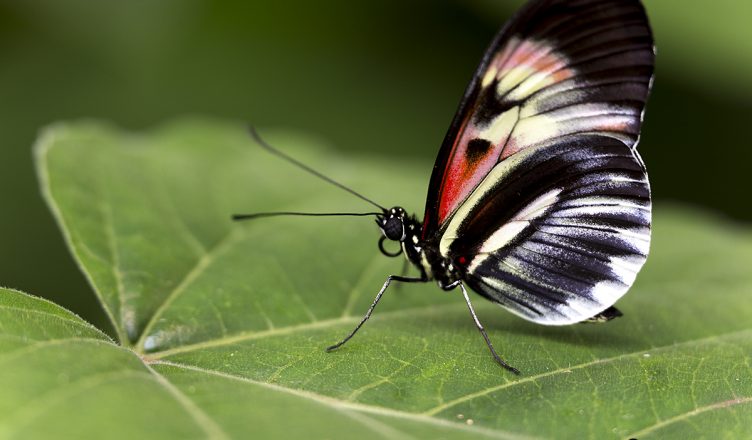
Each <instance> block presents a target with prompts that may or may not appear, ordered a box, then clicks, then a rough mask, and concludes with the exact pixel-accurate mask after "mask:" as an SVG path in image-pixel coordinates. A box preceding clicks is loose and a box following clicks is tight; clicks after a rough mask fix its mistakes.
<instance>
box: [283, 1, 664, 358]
mask: <svg viewBox="0 0 752 440" xmlns="http://www.w3.org/2000/svg"><path fill="white" fill-rule="evenodd" d="M654 56H655V53H654V47H653V38H652V33H651V30H650V26H649V24H648V20H647V16H646V14H645V10H644V8H643V6H642V5H641V3H640V1H639V0H531V1H529V2H528V3H527V4H526V5H525V6H524V7H523V8H522V9H521V10H520V11H519V12H518V13H517V14H515V16H514V17H513V18H512V19H511V20H510V21H509V22H508V23H507V24H506V25H505V26H504V27H503V28H502V30H501V31H500V32H499V34H498V35H497V36H496V38H495V39H494V40H493V42H492V43H491V46H490V47H489V49H488V50H487V51H486V54H485V55H484V57H483V60H482V61H481V63H480V66H479V67H478V69H477V71H476V72H475V74H474V75H473V78H472V80H471V81H470V84H469V86H468V88H467V90H466V91H465V94H464V96H463V98H462V101H461V102H460V106H459V110H458V111H457V113H456V115H455V118H454V120H453V122H452V124H451V126H450V128H449V130H448V132H447V134H446V137H445V138H444V142H443V144H442V146H441V148H440V150H439V153H438V157H437V159H436V163H435V165H434V168H433V173H432V175H431V180H430V183H429V188H428V195H427V198H426V208H425V213H424V216H423V222H422V223H421V222H419V221H418V220H417V218H416V217H414V216H408V215H407V214H406V213H405V211H404V210H403V209H402V208H392V209H384V208H383V207H382V206H381V205H378V204H376V203H375V202H373V201H371V200H369V199H367V198H365V197H363V196H361V195H359V194H357V193H355V192H354V191H352V190H350V189H347V188H345V189H347V190H348V191H350V192H352V193H353V194H355V195H357V196H359V197H361V198H362V199H364V200H367V201H368V202H370V203H372V204H374V205H376V206H378V207H379V208H380V209H381V211H382V212H380V213H375V215H376V216H377V224H378V225H379V227H380V228H381V232H382V238H381V241H380V242H379V248H380V249H381V251H382V253H384V254H385V255H387V256H397V255H399V254H401V253H404V255H405V257H406V258H407V261H408V262H409V263H411V264H412V265H413V266H415V267H416V268H417V270H418V272H419V274H420V276H418V277H414V278H412V277H405V276H398V275H391V276H389V277H388V278H387V281H386V282H385V283H384V286H383V287H382V289H381V290H380V291H379V293H378V294H377V296H376V299H375V300H374V302H373V304H372V306H371V308H370V309H369V310H368V312H367V313H366V315H365V317H364V318H363V321H361V323H360V324H359V325H358V326H357V327H356V328H355V329H354V330H353V331H352V333H350V335H348V337H347V338H345V339H344V340H343V341H342V342H340V343H339V344H337V345H334V346H332V347H330V349H334V348H337V347H339V346H341V345H342V344H344V343H345V342H347V341H348V340H349V339H350V338H351V337H352V336H353V335H354V334H355V332H356V331H357V330H358V329H359V328H360V326H361V325H362V324H363V323H364V322H365V321H366V320H367V319H368V317H370V315H371V312H372V311H373V309H374V307H375V306H376V304H377V303H378V301H379V300H380V299H381V296H382V295H383V293H384V292H385V291H386V289H387V287H388V286H389V284H390V283H391V282H392V281H402V282H427V281H429V280H435V281H436V282H437V283H438V285H439V286H440V287H441V288H442V289H444V290H453V289H456V288H460V290H461V291H462V293H463V296H464V298H465V301H466V303H467V305H468V307H469V308H470V312H471V313H472V315H473V319H474V321H475V324H476V326H477V327H478V329H479V330H480V331H481V333H482V334H483V337H484V339H485V340H486V343H487V344H488V346H489V348H490V349H491V352H492V353H493V354H494V357H495V358H496V360H497V361H498V362H499V363H500V364H501V365H503V366H505V367H506V368H508V369H510V370H513V371H516V370H514V369H513V368H511V367H510V366H508V365H507V364H506V363H505V362H504V361H502V360H501V358H500V357H498V355H496V353H495V351H494V350H493V347H492V346H491V343H490V340H489V339H488V336H487V335H486V333H485V331H484V330H483V327H482V325H481V324H480V321H479V320H478V318H477V316H476V315H475V312H474V310H473V308H472V305H471V303H470V299H469V297H468V295H467V291H466V289H465V286H466V285H467V287H469V288H470V289H471V290H473V291H475V292H477V293H478V294H480V295H482V296H483V297H485V298H487V299H489V300H491V301H492V302H494V303H497V304H499V305H501V306H502V307H504V308H505V309H507V310H509V311H511V312H513V313H515V314H517V315H519V316H521V317H523V318H525V319H527V320H529V321H533V322H536V323H539V324H545V325H566V324H573V323H576V322H583V321H597V322H600V321H605V320H608V319H611V318H613V317H615V316H619V315H620V313H619V312H618V310H616V309H615V308H613V304H614V303H615V302H616V301H617V300H618V299H619V298H620V297H621V296H622V295H624V294H625V293H626V292H627V290H628V289H629V287H630V286H631V285H632V283H633V282H634V280H635V277H636V276H637V272H638V271H639V270H640V268H641V267H642V265H643V263H644V262H645V260H646V259H647V254H648V250H649V245H650V222H651V219H650V217H651V195H650V186H649V184H648V180H647V172H646V169H645V165H644V163H643V161H642V159H641V158H640V156H639V154H638V152H637V143H638V140H639V133H640V127H641V124H642V118H643V113H644V109H645V103H646V101H647V98H648V95H649V92H650V88H651V85H652V79H653V63H654ZM277 154H280V153H277ZM288 160H290V159H289V158H288ZM293 162H296V161H294V160H293ZM296 164H297V165H299V166H302V167H303V168H306V169H307V170H308V171H309V172H313V173H314V174H316V175H318V176H319V177H321V178H324V179H326V180H329V181H330V182H331V183H334V184H335V185H338V186H340V187H343V186H342V185H340V184H338V183H336V182H334V181H332V180H331V179H328V178H326V177H324V176H322V175H321V174H320V173H317V172H315V171H312V170H311V169H310V168H307V167H305V166H303V165H301V164H299V163H297V162H296ZM343 188H344V187H343ZM385 240H392V241H397V242H399V243H400V252H397V253H390V252H388V251H386V250H385V248H384V246H383V243H384V241H385Z"/></svg>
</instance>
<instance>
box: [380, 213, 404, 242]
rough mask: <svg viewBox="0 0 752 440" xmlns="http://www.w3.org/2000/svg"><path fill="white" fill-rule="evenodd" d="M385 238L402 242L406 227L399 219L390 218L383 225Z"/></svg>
mask: <svg viewBox="0 0 752 440" xmlns="http://www.w3.org/2000/svg"><path fill="white" fill-rule="evenodd" d="M381 230H382V231H383V232H384V236H385V237H386V238H388V239H390V240H395V241H400V240H402V238H403V237H404V236H405V226H404V224H403V223H402V219H400V218H399V217H389V218H387V219H386V220H385V221H384V223H383V224H382V225H381Z"/></svg>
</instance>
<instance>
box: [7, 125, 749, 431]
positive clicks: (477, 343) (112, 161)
mask: <svg viewBox="0 0 752 440" xmlns="http://www.w3.org/2000/svg"><path fill="white" fill-rule="evenodd" d="M264 133H265V135H266V136H267V137H268V139H269V141H270V142H272V143H273V144H275V145H277V146H279V147H280V148H282V149H284V150H285V151H287V152H290V153H291V154H293V155H294V156H296V157H298V158H300V159H301V160H303V161H305V162H306V163H310V164H311V165H312V166H314V168H317V169H319V170H322V171H325V172H326V174H327V175H330V176H332V177H334V178H335V179H337V180H339V181H342V182H344V183H347V184H348V185H350V186H352V187H354V188H356V189H357V190H358V191H361V192H363V193H364V194H366V195H367V196H369V197H372V198H374V199H376V200H377V201H379V202H380V203H382V204H387V205H388V204H390V203H398V204H402V206H405V207H406V208H407V209H408V211H412V212H420V211H422V203H423V200H422V199H423V196H424V191H425V185H426V182H427V177H428V173H429V172H430V166H431V164H427V163H425V164H424V163H421V164H416V163H405V162H404V161H402V160H401V159H400V158H379V157H357V158H350V159H349V160H344V159H342V158H341V157H339V156H338V155H337V154H335V153H334V152H332V151H331V150H327V149H326V148H324V147H323V146H321V145H317V144H316V142H313V141H311V140H310V139H306V138H304V137H301V136H296V135H293V134H290V133H287V132H281V131H280V132H266V131H265V132H264ZM36 152H37V163H38V168H39V174H40V177H41V179H40V180H41V182H42V186H43V191H44V193H45V196H46V198H47V200H48V203H49V204H50V206H51V208H52V210H53V212H54V213H55V214H56V217H57V219H58V222H59V223H60V225H61V227H62V229H63V232H64V234H65V235H66V239H67V240H68V243H69V246H70V248H71V249H72V252H73V254H74V257H75V258H76V260H77V261H78V263H79V264H80V266H81V268H82V270H83V271H84V272H85V274H86V275H87V277H88V278H89V279H90V281H91V284H92V286H93V287H94V289H95V291H96V293H97V294H98V295H99V297H100V298H101V300H102V304H103V305H104V307H105V309H106V310H107V312H108V314H109V315H110V316H111V318H112V320H113V323H114V325H115V327H116V329H117V332H118V338H119V339H120V344H116V343H113V342H112V341H109V340H107V338H106V337H105V336H103V335H101V333H99V332H97V331H96V330H95V329H92V328H91V327H90V326H88V325H87V324H85V323H83V322H82V321H81V320H80V319H78V318H77V317H75V316H74V315H71V314H70V313H68V312H65V311H63V310H61V309H59V308H57V307H55V306H53V305H51V304H49V303H46V302H43V301H41V300H37V299H34V298H31V297H26V296H22V295H21V294H18V293H14V292H3V293H2V296H0V298H2V300H3V301H4V302H3V304H5V303H6V302H8V303H9V304H11V305H12V304H16V303H23V304H26V307H27V308H28V309H29V310H33V311H30V312H28V313H29V314H34V316H37V315H39V313H42V312H44V313H47V314H46V315H40V317H36V318H35V319H36V320H35V321H33V320H30V318H26V317H25V315H22V314H14V313H9V315H8V317H7V319H5V318H4V319H3V320H2V321H1V322H2V324H0V329H1V330H2V338H1V339H0V341H3V344H6V343H7V350H6V349H4V350H3V352H1V353H0V356H1V357H0V362H3V360H4V359H7V360H6V361H5V362H9V363H8V364H7V366H6V368H10V369H11V371H14V372H16V373H14V374H16V375H17V376H18V377H20V376H24V375H26V376H28V381H29V383H26V382H22V381H20V380H13V378H14V377H16V376H14V375H13V374H11V375H8V376H7V377H9V378H10V379H8V383H7V384H3V386H1V387H0V389H4V390H5V389H6V387H10V389H13V390H16V391H17V393H20V394H25V391H24V390H26V389H28V388H33V386H32V385H31V384H32V383H35V384H38V385H34V386H36V387H37V388H35V389H39V390H40V391H39V392H40V393H51V394H53V396H52V397H43V395H40V396H38V397H36V398H34V397H33V393H31V394H30V399H31V400H28V401H26V402H27V403H26V407H28V408H33V409H34V411H37V409H36V408H37V407H38V406H41V407H42V408H43V409H42V412H41V413H38V414H37V413H36V412H35V413H31V410H29V411H27V412H25V413H22V414H21V415H20V416H15V417H14V416H5V418H0V426H3V427H5V428H4V429H5V430H6V431H5V432H8V433H13V434H20V433H24V434H25V433H26V431H24V430H25V429H50V430H54V431H55V432H57V431H58V430H60V429H63V430H68V431H66V432H75V433H77V432H78V431H76V430H81V429H84V428H83V427H82V424H81V423H75V421H76V415H77V414H78V412H79V410H80V409H81V408H91V412H89V413H88V414H86V413H85V414H86V417H87V419H89V418H96V419H97V422H96V423H92V424H90V425H85V426H86V427H87V428H88V427H90V428H91V430H92V431H91V432H94V431H95V430H96V429H99V428H101V427H102V426H104V425H105V423H107V426H109V427H110V430H111V429H112V427H113V426H120V425H121V424H123V425H127V427H126V428H124V429H123V431H122V432H123V433H130V434H132V433H133V432H136V431H135V430H138V429H145V428H144V427H145V426H149V427H151V426H152V425H151V424H150V423H151V422H149V417H156V418H158V420H159V422H158V424H159V429H160V430H164V431H159V432H157V431H141V432H142V433H143V432H148V433H149V434H154V435H155V436H159V435H163V434H164V435H168V434H171V435H180V436H199V437H201V436H209V437H216V438H222V437H248V436H251V435H261V436H264V437H271V436H273V435H282V434H285V435H287V436H305V435H308V436H313V437H315V438H319V437H334V438H349V437H352V436H353V433H354V432H357V433H358V434H357V435H358V436H363V437H367V438H370V437H374V438H411V437H432V438H433V437H446V438H455V437H456V438H462V437H492V438H525V437H556V438H562V437H572V438H575V437H576V438H607V437H629V436H632V437H639V438H648V437H650V436H654V437H655V438H672V437H676V438H680V437H686V436H691V437H703V436H705V437H708V438H711V437H712V438H717V436H718V434H719V433H721V434H724V435H725V436H726V437H728V438H740V437H744V436H749V435H752V428H750V427H752V370H751V368H750V353H752V303H751V302H750V301H749V298H750V295H751V294H752V289H751V288H750V285H751V284H750V281H751V280H750V279H751V278H752V273H750V271H749V262H750V261H752V234H750V232H749V231H748V230H746V229H743V228H740V227H735V226H733V225H730V224H727V223H725V222H722V221H720V220H718V219H714V218H710V217H708V216H706V215H704V214H702V213H700V212H698V211H695V210H691V209H687V208H679V207H662V206H660V205H659V207H658V209H657V214H656V218H655V229H654V244H653V249H652V255H651V256H650V258H649V260H648V263H647V265H646V267H645V269H644V270H643V272H642V273H641V274H640V276H639V277H638V280H637V283H636V284H635V286H634V288H633V289H632V291H631V292H630V293H629V294H628V295H627V296H626V297H625V298H624V299H623V300H622V301H620V303H619V308H620V309H621V310H622V311H623V312H624V313H625V316H624V317H623V318H620V319H618V320H615V321H613V322H609V323H607V324H604V325H575V326H568V327H557V328H551V327H542V326H537V325H535V324H531V323H528V322H525V321H522V320H520V319H518V318H516V317H514V316H512V315H510V314H508V313H506V312H504V311H503V310H501V309H500V308H498V307H497V306H495V305H493V304H490V303H488V302H486V301H484V300H483V299H482V298H480V297H478V296H476V297H475V305H476V308H477V310H478V313H479V317H480V319H481V320H482V321H483V322H484V324H485V325H486V327H487V328H488V330H489V333H490V336H491V338H492V340H493V341H494V342H495V344H496V346H497V348H498V349H499V350H500V351H501V353H503V355H504V356H505V358H506V359H508V360H509V361H510V363H512V364H513V365H515V366H516V367H518V368H519V369H520V370H522V372H523V375H522V376H519V377H517V376H513V375H511V374H509V373H507V372H505V371H504V370H502V369H501V368H499V367H498V366H497V365H495V364H494V363H493V361H492V360H491V358H490V356H489V354H488V352H487V350H486V348H485V346H484V343H483V341H482V339H481V338H480V336H479V335H478V334H477V331H476V329H475V328H474V326H473V325H472V322H471V320H470V317H469V315H468V314H467V310H466V307H465V305H464V303H463V301H462V299H461V296H459V295H458V294H456V292H450V293H446V292H442V291H440V290H439V289H438V288H436V287H435V286H434V285H432V284H428V285H423V286H412V285H410V286H403V287H402V288H401V289H393V290H391V291H389V292H388V293H387V295H385V297H384V299H383V301H382V303H381V304H380V305H379V308H378V309H377V310H376V312H375V314H374V318H373V319H372V320H371V321H370V322H369V323H368V324H367V325H366V326H365V327H364V328H363V330H362V331H361V332H360V333H359V334H358V335H357V336H356V337H355V338H354V339H353V340H352V341H351V342H350V343H349V344H348V345H347V346H345V347H344V348H343V349H341V350H338V351H337V352H334V353H325V352H324V350H323V348H324V347H325V346H327V345H329V344H331V343H333V342H336V341H337V340H339V339H341V338H342V337H343V336H344V335H345V334H346V333H347V332H348V331H349V330H350V329H351V328H352V327H353V326H354V325H355V324H356V323H357V321H358V320H359V318H360V315H361V314H362V313H363V312H364V311H365V309H366V308H367V307H368V305H369V304H370V302H371V301H372V299H373V295H374V294H375V293H376V291H377V290H378V288H379V287H380V285H381V284H382V283H383V281H384V279H385V277H386V275H388V274H390V273H398V272H399V270H400V267H401V262H400V261H398V260H396V259H394V260H391V259H388V258H386V257H384V256H382V255H381V254H380V253H379V252H378V250H377V249H376V246H375V244H376V241H377V239H378V231H377V229H376V227H375V226H374V225H373V224H372V222H371V220H369V219H367V218H365V219H364V218H328V219H325V218H316V219H310V218H275V219H264V220H257V221H254V222H249V223H247V224H232V223H231V222H230V221H229V216H230V214H232V213H237V212H243V211H249V212H256V211H266V210H302V211H306V210H308V211H319V212H324V211H369V210H371V208H369V207H368V206H367V205H365V203H363V202H361V201H359V200H358V199H355V198H353V197H352V196H349V195H348V194H347V193H344V192H341V191H339V190H337V189H336V188H333V187H330V186H328V185H326V184H324V183H322V182H319V181H317V180H315V179H314V178H312V177H310V176H308V175H305V174H303V173H302V172H300V171H299V170H297V169H295V168H292V167H291V166H290V165H289V164H286V163H284V162H281V161H279V160H278V159H276V158H274V157H272V156H270V155H268V154H267V153H265V152H264V151H262V150H260V149H259V148H257V147H256V146H254V145H253V143H252V142H251V141H250V140H249V138H248V137H247V135H246V133H245V132H244V130H243V129H242V127H241V126H240V125H234V124H227V123H220V122H216V121H206V120H190V121H182V122H178V123H175V124H171V125H169V126H166V127H163V128H161V129H159V130H155V131H154V132H152V133H149V134H147V135H134V134H129V133H123V132H121V131H119V130H117V129H114V128H112V127H108V126H105V125H102V124H97V123H93V122H89V123H76V124H68V125H58V126H55V127H52V128H50V129H48V130H47V131H46V132H45V133H44V134H43V136H42V137H41V139H40V141H39V144H38V146H37V149H36ZM364 205H365V206H364ZM12 307H17V306H13V305H12ZM0 310H5V309H3V308H0ZM53 316H54V318H53ZM61 320H63V321H62V322H58V321H61ZM65 320H67V321H65ZM74 323H75V324H74ZM86 332H89V333H86ZM38 344H43V345H41V346H40V345H38ZM35 347H37V348H35ZM60 347H64V349H61V350H56V349H57V348H60ZM27 351H28V352H30V353H32V352H33V355H26V354H23V353H26V352H27ZM14 353H16V354H14ZM61 377H64V378H65V380H62V379H60V378H61ZM5 378H6V376H3V380H5ZM100 382H101V383H100ZM71 383H74V384H77V385H75V386H71ZM39 384H46V385H39ZM118 390H119V391H118ZM35 399H36V400H35ZM103 399H104V400H103ZM0 401H1V402H4V403H5V404H6V405H7V404H8V402H14V401H13V400H6V398H5V393H4V395H3V397H0ZM103 402H107V404H106V405H105V404H103ZM85 405H89V407H85ZM107 411H109V413H107ZM5 413H6V414H7V411H6V412H5ZM79 416H80V417H83V415H79ZM42 418H44V420H47V422H46V424H42V423H39V422H38V420H42ZM104 419H108V422H103V421H102V420H104ZM32 421H33V423H32ZM43 426H44V427H43ZM149 429H151V428H149Z"/></svg>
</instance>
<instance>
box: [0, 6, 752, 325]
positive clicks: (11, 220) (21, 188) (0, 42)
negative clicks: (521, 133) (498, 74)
mask: <svg viewBox="0 0 752 440" xmlns="http://www.w3.org/2000/svg"><path fill="white" fill-rule="evenodd" d="M239 3H240V2H237V3H233V2H218V1H209V0H160V1H153V0H129V1H127V2H117V1H109V0H105V1H102V0H66V1H60V0H24V1H16V0H0V167H1V169H0V200H2V203H3V207H4V212H3V215H2V216H0V245H1V246H2V248H1V249H2V253H0V285H3V286H7V287H12V288H17V289H21V290H24V291H26V292H29V293H32V294H36V295H41V296H45V297H48V298H51V299H52V300H54V301H56V302H58V303H60V304H62V305H64V306H66V307H68V308H70V309H72V310H73V311H75V312H77V313H79V314H81V315H82V316H83V317H84V318H86V319H89V320H90V321H92V322H94V323H95V324H97V325H99V326H100V327H106V326H107V324H105V323H104V319H103V318H102V313H101V312H100V310H99V307H98V305H97V303H96V300H95V298H94V295H93V294H92V293H91V290H90V288H89V287H88V286H87V284H86V281H85V280H84V278H83V276H82V275H81V274H80V273H79V271H78V270H77V268H76V267H75V265H74V263H73V261H72V259H71V258H70V257H69V255H68V252H67V250H66V248H65V246H64V243H63V241H62V238H61V236H60V234H59V232H58V230H57V227H56V226H55V224H54V223H53V220H52V217H51V215H50V214H49V212H48V210H47V208H46V207H45V206H44V204H43V202H42V200H41V198H40V196H39V191H38V189H37V182H36V177H35V175H34V171H33V164H32V160H31V145H32V144H33V142H34V139H35V137H36V135H37V133H38V131H39V129H40V128H41V127H43V126H45V125H47V124H49V123H51V122H53V121H57V120H64V119H76V118H82V117H93V118H97V119H107V120H112V121H114V122H115V123H117V124H119V125H120V126H123V127H125V128H128V129H132V130H144V129H148V128H150V127H153V126H155V125H157V124H159V123H160V122H163V121H165V120H169V119H171V118H174V117H177V116H180V115H186V114H194V115H195V114H199V115H209V116H214V117H221V118H230V119H235V120H243V121H251V122H253V123H254V124H256V125H258V126H261V127H271V126H276V127H287V128H290V129H293V130H295V131H301V132H306V133H310V134H311V135H313V136H316V137H318V138H320V139H324V140H326V141H327V143H329V144H330V145H331V146H332V148H336V149H338V150H340V151H342V154H343V155H346V154H350V153H349V152H350V151H355V150H360V151H368V152H369V153H378V154H383V155H388V156H391V157H393V158H394V160H395V161H399V160H400V159H401V158H403V157H406V156H411V157H418V158H420V159H422V160H424V161H425V164H426V169H430V167H431V166H432V164H433V159H434V157H435V154H436V151H437V148H438V146H439V145H440V143H441V140H442V139H443V136H444V133H445V131H446V129H447V127H448V125H449V122H450V120H451V118H452V116H453V114H454V111H455V107H456V105H457V103H458V101H459V99H460V97H461V94H462V92H463V91H464V88H465V86H466V83H467V81H468V80H469V79H470V77H471V75H472V72H473V71H474V69H475V66H476V64H477V63H478V61H479V60H480V57H481V55H482V53H483V51H484V49H485V47H486V45H487V44H488V43H489V42H490V39H491V38H492V36H493V35H494V34H495V32H496V31H497V29H498V28H499V27H500V25H501V24H502V22H503V21H504V20H505V19H506V17H508V16H509V14H510V13H511V12H512V11H513V10H514V9H515V8H517V7H518V6H519V5H520V4H521V3H522V2H521V1H519V0H515V1H508V0H496V1H491V0H474V1H460V0H455V1H443V2H427V1H420V2H419V1H414V2H404V1H394V0H368V1H358V2H352V1H344V0H337V1H328V0H323V1H317V2H308V1H303V0H298V1H289V0H276V1H253V2H246V3H245V4H239ZM646 6H647V9H648V13H649V15H650V17H651V20H652V23H653V28H654V32H655V35H656V41H657V45H658V49H659V53H658V64H657V79H656V85H655V88H654V92H653V96H652V99H651V101H650V103H649V105H648V112H647V120H646V123H645V127H644V131H643V140H642V144H641V147H640V150H641V152H642V155H643V157H644V159H645V161H646V163H647V165H648V169H649V171H650V175H651V181H652V185H653V191H654V195H655V198H656V200H657V201H658V203H660V201H665V200H678V201H683V202H687V203H691V204H694V205H701V206H704V207H707V208H709V209H711V210H714V211H716V212H720V213H722V214H723V215H726V216H729V217H732V218H735V219H738V220H740V221H743V222H747V221H749V220H750V219H752V206H750V202H749V197H748V196H746V189H747V188H748V185H747V184H746V183H745V182H746V180H747V177H748V176H747V174H748V173H749V171H750V163H751V160H752V148H751V147H752V145H750V143H751V142H750V140H749V136H748V135H747V131H746V130H748V129H749V124H750V122H752V105H751V103H752V81H750V79H749V78H752V27H750V26H749V23H750V19H752V2H744V1H739V0H715V1H713V2H684V1H680V0H647V1H646ZM388 173H389V170H384V175H385V178H388ZM283 183H284V182H283V181H281V182H280V184H283ZM228 190H236V191H242V190H243V189H242V188H239V189H236V188H233V189H228ZM291 190H292V189H291ZM388 196H389V195H373V197H375V198H377V199H379V200H386V199H387V198H388ZM398 202H399V201H398V200H391V201H389V200H387V201H385V202H384V203H398Z"/></svg>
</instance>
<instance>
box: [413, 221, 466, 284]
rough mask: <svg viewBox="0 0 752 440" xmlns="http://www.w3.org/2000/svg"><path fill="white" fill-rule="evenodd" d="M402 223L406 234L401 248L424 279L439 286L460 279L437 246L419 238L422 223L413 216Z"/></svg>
mask: <svg viewBox="0 0 752 440" xmlns="http://www.w3.org/2000/svg"><path fill="white" fill-rule="evenodd" d="M404 223H405V231H406V234H405V240H404V241H402V250H403V252H404V253H405V257H406V258H407V261H409V262H410V263H412V264H413V265H414V266H415V267H416V268H417V269H418V270H419V271H420V273H421V276H422V277H423V278H425V279H426V280H436V282H437V283H438V285H439V287H441V288H445V287H447V286H449V285H450V284H452V283H454V282H455V281H457V280H458V279H460V276H459V274H458V273H457V270H456V268H455V267H454V265H453V264H452V262H451V261H450V260H449V259H447V258H445V257H444V256H443V255H441V254H440V253H439V252H438V251H437V249H438V248H437V246H436V245H435V244H434V243H431V242H427V241H424V240H422V239H421V235H422V224H421V223H420V222H418V220H417V219H416V218H415V217H406V218H405V219H404Z"/></svg>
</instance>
